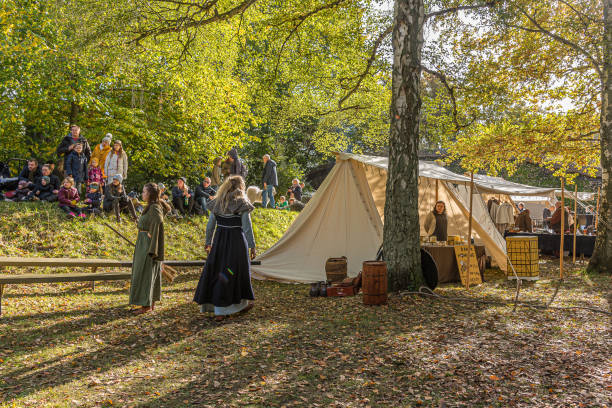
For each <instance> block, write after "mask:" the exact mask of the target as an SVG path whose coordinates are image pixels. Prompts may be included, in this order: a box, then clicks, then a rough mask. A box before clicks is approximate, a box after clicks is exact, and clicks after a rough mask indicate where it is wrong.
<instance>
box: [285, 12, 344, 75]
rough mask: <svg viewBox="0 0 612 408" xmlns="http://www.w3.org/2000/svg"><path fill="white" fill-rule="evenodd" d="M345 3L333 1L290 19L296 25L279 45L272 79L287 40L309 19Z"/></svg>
mask: <svg viewBox="0 0 612 408" xmlns="http://www.w3.org/2000/svg"><path fill="white" fill-rule="evenodd" d="M345 1H347V0H335V1H333V2H331V3H328V4H324V5H322V6H319V7H317V8H315V9H314V10H311V11H309V12H308V13H304V14H301V15H299V16H297V17H294V18H292V19H291V21H297V23H296V24H295V25H294V26H293V28H292V29H291V31H289V34H287V36H286V37H285V40H284V41H283V44H282V45H281V48H280V51H279V52H278V57H277V59H276V66H275V67H274V77H276V75H277V74H278V66H279V65H280V59H281V57H282V56H283V51H284V49H285V45H287V42H288V41H289V39H290V38H291V37H293V35H294V34H295V33H296V32H297V30H298V29H299V28H300V26H301V25H302V24H303V23H304V22H305V21H306V20H307V19H308V18H309V17H311V16H313V15H315V14H317V13H319V12H320V11H323V10H328V9H331V8H334V7H336V6H338V5H340V4H341V3H343V2H345ZM281 25H282V24H281Z"/></svg>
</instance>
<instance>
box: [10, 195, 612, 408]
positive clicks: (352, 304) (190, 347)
mask: <svg viewBox="0 0 612 408" xmlns="http://www.w3.org/2000/svg"><path fill="white" fill-rule="evenodd" d="M5 210H6V209H3V207H2V206H0V211H5ZM28 211H33V210H28ZM2 217H3V218H2V219H3V220H5V218H4V217H6V214H2ZM20 217H23V219H24V220H29V221H28V222H31V223H32V225H33V226H34V230H35V231H33V232H31V233H25V232H24V239H23V242H16V240H17V239H18V236H16V235H15V233H14V232H10V231H7V230H6V229H5V227H4V225H2V226H0V231H1V233H2V244H3V246H2V252H1V254H2V255H4V254H7V253H8V254H10V255H25V254H26V253H27V254H30V253H34V250H32V249H30V248H34V247H35V246H36V245H39V246H41V245H52V244H47V243H46V241H44V239H46V238H44V239H43V238H39V236H41V235H44V234H45V231H46V230H47V228H51V230H52V231H53V232H57V231H64V230H66V229H67V228H68V227H69V226H71V225H74V224H68V223H67V222H64V221H61V222H59V221H57V217H56V216H55V217H54V218H55V221H54V222H55V223H56V224H57V225H56V226H51V227H47V224H46V220H44V217H41V214H40V213H38V214H29V215H23V214H22V213H21V212H20V213H19V214H18V215H16V218H17V219H20ZM45 217H46V215H45ZM51 217H53V214H52V215H51ZM267 217H272V218H267ZM253 218H254V219H255V228H256V231H257V230H258V231H260V233H261V234H263V235H265V234H269V235H270V237H268V238H269V242H268V244H266V245H268V246H269V245H270V244H271V243H272V242H273V241H274V239H276V237H275V234H277V233H278V231H276V230H275V231H265V232H264V230H263V226H262V225H258V224H260V223H262V222H263V221H272V220H273V221H275V222H277V223H278V222H279V221H278V220H279V219H278V215H277V213H276V212H270V211H258V212H256V214H255V215H254V217H253ZM37 220H38V221H37ZM11 222H12V221H11ZM202 222H203V220H194V221H181V223H177V224H176V225H175V224H174V223H172V225H170V226H169V228H168V229H171V228H174V229H175V231H174V232H169V235H170V234H175V235H174V237H175V239H177V240H178V239H179V238H178V237H181V236H187V237H189V235H190V234H199V235H198V236H199V237H200V238H199V239H196V240H194V239H192V240H191V241H192V245H191V246H194V247H195V246H199V244H198V242H200V241H201V239H202V238H201V235H202V231H201V228H202ZM88 223H91V225H88ZM191 223H194V225H193V226H192V225H191ZM51 224H53V222H52V223H51ZM94 224H95V221H88V222H85V223H84V224H81V225H80V226H79V225H74V228H86V229H87V230H88V231H89V230H92V231H95V230H96V228H97V226H96V225H94ZM285 227H286V226H285ZM102 231H103V230H101V231H100V233H101V234H103V236H101V237H100V238H99V242H97V243H96V244H95V245H94V244H93V243H91V244H89V243H87V244H82V245H81V247H80V246H79V243H78V242H77V243H70V242H71V240H70V239H66V240H62V245H64V244H65V245H68V249H67V250H66V251H67V252H69V253H68V254H71V255H77V254H79V251H80V253H82V254H84V255H87V256H101V255H100V252H97V251H102V252H104V251H107V252H109V256H117V255H121V256H127V254H129V250H128V249H127V248H125V247H124V246H123V244H121V243H120V242H119V241H116V242H114V244H110V243H107V242H106V240H107V239H110V238H109V236H108V235H106V233H105V231H104V232H102ZM19 236H21V235H19ZM38 239H41V240H43V242H42V243H41V242H38V241H36V240H38ZM259 239H260V242H265V238H264V237H263V236H260V237H259ZM193 242H196V245H193ZM7 244H8V245H7ZM79 248H82V250H79ZM96 248H98V249H96ZM19 250H21V251H24V253H19V252H18V251H19ZM44 251H47V252H44ZM113 251H114V252H113ZM171 251H174V250H171ZM182 251H185V252H180V250H179V249H176V252H173V254H174V255H176V256H173V257H174V258H180V257H182V256H185V257H187V256H197V255H198V254H201V252H198V251H201V248H185V249H182ZM63 254H64V253H63V252H62V251H61V250H60V249H59V248H55V249H49V250H41V252H38V253H37V254H36V255H38V256H42V255H50V256H51V255H52V256H59V255H63ZM68 254H66V255H68ZM556 264H557V261H554V260H546V261H545V263H543V264H542V269H543V274H542V275H543V276H542V277H543V278H542V279H541V280H540V281H538V282H535V283H525V284H524V285H523V288H522V290H521V300H523V301H531V302H536V303H537V304H545V303H546V302H548V301H549V299H550V297H551V295H552V294H553V292H554V287H555V285H556V280H555V279H556V278H557V276H558V267H557V266H556ZM582 267H584V264H579V265H577V266H576V267H571V268H570V277H569V278H567V279H566V280H565V282H564V284H563V285H562V286H561V288H560V290H559V292H558V294H557V296H556V297H555V301H554V303H553V306H577V305H580V306H590V307H595V308H599V309H603V310H610V303H611V302H612V298H611V290H610V289H611V285H610V277H609V276H597V275H588V274H585V273H584V272H582ZM198 277H199V271H198V270H183V273H182V274H181V275H180V277H179V278H178V279H177V281H175V282H174V283H173V284H171V285H167V286H165V287H164V289H163V302H162V303H161V304H160V305H159V308H156V311H155V312H154V313H152V314H150V315H145V316H138V317H137V316H133V315H131V313H130V312H129V309H128V307H127V306H126V301H127V289H126V287H125V286H124V283H122V282H110V283H106V284H100V285H98V286H97V288H96V291H95V293H92V292H91V290H90V289H87V288H84V287H83V284H78V283H75V284H57V285H28V286H26V285H23V286H9V287H8V289H7V292H6V294H5V298H4V301H3V310H4V315H3V317H2V318H0V406H2V407H5V406H6V407H11V406H19V407H21V406H32V407H40V406H54V407H55V406H58V407H64V406H65V407H73V406H92V407H93V406H96V407H98V406H120V407H127V406H134V407H187V406H210V407H219V406H254V407H282V406H287V407H289V406H320V407H328V406H337V407H362V406H373V407H374V406H377V407H390V406H392V407H401V406H435V407H438V406H441V405H445V406H449V407H451V406H470V407H471V406H500V407H507V406H525V407H532V406H585V407H601V406H606V405H607V406H610V401H611V400H612V399H611V397H612V378H611V371H612V359H611V356H612V342H611V340H612V338H611V333H610V323H611V321H610V317H609V316H606V315H603V314H597V313H593V312H589V311H584V310H571V311H570V310H555V309H549V310H537V309H531V308H524V307H520V308H518V309H517V310H516V312H513V311H512V306H511V305H510V304H509V303H508V305H507V306H501V305H494V304H487V303H468V302H450V301H443V300H439V299H432V298H424V297H419V296H414V295H392V296H391V297H390V298H389V303H388V305H386V306H380V307H368V306H364V305H363V304H362V301H361V295H358V296H356V297H352V298H309V297H308V296H307V294H308V286H307V285H288V284H279V283H274V282H259V281H256V282H254V289H255V294H256V297H257V301H256V308H255V309H253V311H252V312H251V313H249V314H247V315H244V316H239V317H236V318H232V319H230V320H229V321H227V322H226V323H222V324H218V323H214V322H213V321H211V320H210V318H209V317H208V316H207V315H203V314H201V313H199V312H198V309H197V307H196V306H195V305H194V304H193V303H192V301H191V299H192V296H193V291H194V288H195V285H196V283H197V279H198ZM436 293H438V294H440V295H443V296H449V297H464V298H469V299H480V300H487V301H494V300H497V301H508V300H511V299H512V298H513V296H514V285H513V284H512V283H510V282H507V281H506V280H505V279H504V277H503V276H502V275H500V274H499V273H498V272H495V271H488V273H487V282H486V283H485V284H483V285H481V286H479V287H476V288H472V289H471V290H470V291H469V292H466V291H465V290H464V289H462V288H461V287H459V286H458V285H448V286H444V287H443V288H438V289H437V290H436Z"/></svg>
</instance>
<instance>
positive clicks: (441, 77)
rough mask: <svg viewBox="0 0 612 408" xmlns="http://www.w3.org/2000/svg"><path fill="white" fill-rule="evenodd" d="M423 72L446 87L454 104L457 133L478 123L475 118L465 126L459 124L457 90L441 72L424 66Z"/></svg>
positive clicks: (454, 122) (454, 121)
mask: <svg viewBox="0 0 612 408" xmlns="http://www.w3.org/2000/svg"><path fill="white" fill-rule="evenodd" d="M421 70H422V71H425V72H427V73H428V74H429V75H431V76H434V77H436V78H438V79H439V80H440V82H441V83H442V85H444V87H445V88H446V91H447V92H448V96H449V97H450V100H451V103H452V104H453V124H454V125H455V131H457V132H458V131H459V130H461V129H464V128H466V127H468V126H470V125H471V124H472V123H474V122H475V121H476V118H474V119H472V120H471V121H470V122H468V123H466V124H464V125H462V124H460V123H459V119H458V116H459V113H458V111H457V99H456V98H455V89H454V88H453V87H452V86H450V84H449V83H448V80H447V78H446V75H444V74H443V73H441V72H438V71H434V70H433V69H430V68H427V67H424V66H422V65H421Z"/></svg>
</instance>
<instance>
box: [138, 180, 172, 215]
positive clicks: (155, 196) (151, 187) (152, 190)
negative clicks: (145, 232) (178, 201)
mask: <svg viewBox="0 0 612 408" xmlns="http://www.w3.org/2000/svg"><path fill="white" fill-rule="evenodd" d="M144 188H145V190H147V192H148V193H149V199H148V200H147V207H146V208H145V209H144V211H143V213H146V212H147V211H148V210H149V207H151V204H155V203H157V204H159V205H161V207H162V209H163V210H164V214H166V213H168V212H170V206H169V205H168V203H166V202H165V201H164V200H160V199H159V187H158V186H157V184H155V183H147V184H145V186H144Z"/></svg>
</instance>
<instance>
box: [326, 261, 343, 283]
mask: <svg viewBox="0 0 612 408" xmlns="http://www.w3.org/2000/svg"><path fill="white" fill-rule="evenodd" d="M346 270H347V262H346V256H343V257H342V258H329V259H328V260H327V262H325V274H326V275H327V281H328V282H342V281H343V280H344V278H346Z"/></svg>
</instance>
